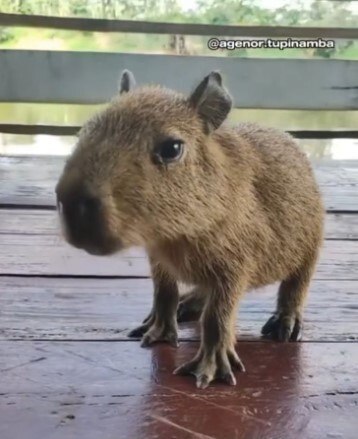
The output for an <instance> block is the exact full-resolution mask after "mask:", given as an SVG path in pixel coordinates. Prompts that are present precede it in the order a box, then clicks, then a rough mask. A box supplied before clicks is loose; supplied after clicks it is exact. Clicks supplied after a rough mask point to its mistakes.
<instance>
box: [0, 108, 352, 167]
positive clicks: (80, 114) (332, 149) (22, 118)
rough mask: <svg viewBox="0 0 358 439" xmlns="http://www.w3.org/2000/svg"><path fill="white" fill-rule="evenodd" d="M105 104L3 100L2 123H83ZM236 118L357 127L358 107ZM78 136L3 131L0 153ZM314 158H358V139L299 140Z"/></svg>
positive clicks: (55, 147)
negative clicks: (25, 102) (39, 102)
mask: <svg viewBox="0 0 358 439" xmlns="http://www.w3.org/2000/svg"><path fill="white" fill-rule="evenodd" d="M101 107H103V106H102V105H95V106H93V105H54V104H6V103H5V104H0V123H23V124H54V125H81V124H82V123H83V122H84V121H85V120H86V119H87V118H88V117H89V116H90V115H92V114H93V113H94V112H95V111H98V110H99V109H100V108H101ZM230 118H231V119H232V120H234V121H251V122H258V123H261V124H264V125H266V126H273V127H277V128H281V129H284V130H299V129H311V130H319V129H322V130H344V129H346V130H349V129H350V130H353V129H358V111H298V110H245V109H240V110H234V111H233V112H232V113H231V117H230ZM75 142H76V138H75V137H70V136H66V137H60V136H48V135H36V136H29V135H13V134H1V133H0V154H7V155H17V154H19V155H28V154H29V155H67V154H69V153H70V152H71V150H72V148H73V145H74V144H75ZM299 142H300V144H301V145H302V148H303V149H304V150H305V151H306V152H307V154H308V156H309V157H311V158H316V159H320V158H328V159H333V160H353V159H355V160H357V159H358V139H328V140H312V139H304V140H300V141H299Z"/></svg>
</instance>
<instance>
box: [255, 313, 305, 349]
mask: <svg viewBox="0 0 358 439" xmlns="http://www.w3.org/2000/svg"><path fill="white" fill-rule="evenodd" d="M301 326H302V323H301V319H300V318H298V317H293V316H291V315H279V314H274V315H273V316H272V317H270V318H269V320H268V321H267V322H266V323H265V325H264V326H263V327H262V329H261V334H262V335H263V336H265V337H267V338H271V339H274V340H278V341H281V342H288V341H298V340H300V339H301V336H302V334H301Z"/></svg>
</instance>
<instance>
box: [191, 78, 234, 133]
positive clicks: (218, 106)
mask: <svg viewBox="0 0 358 439" xmlns="http://www.w3.org/2000/svg"><path fill="white" fill-rule="evenodd" d="M189 103H190V105H191V106H192V107H193V108H195V109H196V111H197V112H198V113H199V116H200V117H201V118H202V119H203V121H204V122H205V124H206V128H207V131H208V132H210V131H212V130H216V129H217V128H219V126H220V125H221V124H222V123H223V122H224V120H225V119H226V117H227V115H228V114H229V112H230V110H231V106H232V99H231V96H230V95H229V93H228V92H227V90H226V89H225V87H224V86H223V85H222V77H221V74H220V73H219V72H216V71H213V72H211V73H210V74H209V75H208V76H206V77H205V78H204V79H203V80H202V81H201V83H200V84H199V85H198V86H197V87H196V89H195V90H194V91H193V93H192V94H191V96H190V97H189Z"/></svg>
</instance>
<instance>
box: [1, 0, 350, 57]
mask: <svg viewBox="0 0 358 439" xmlns="http://www.w3.org/2000/svg"><path fill="white" fill-rule="evenodd" d="M196 4H197V6H196V7H195V8H193V9H192V10H184V9H183V8H182V6H181V3H180V0H64V1H61V0H0V11H1V12H9V13H22V14H42V15H58V16H80V17H90V18H109V19H113V18H117V19H128V20H144V21H145V20H147V21H163V22H177V23H208V24H222V25H225V24H226V25H264V26H275V25H277V26H316V27H319V26H333V27H356V25H357V22H358V16H357V14H356V13H353V12H352V11H351V10H350V9H349V4H350V2H345V1H340V2H337V1H322V0H311V3H308V2H307V1H306V0H296V1H295V2H292V1H289V0H286V2H285V4H284V6H281V7H279V8H276V9H267V8H265V7H263V6H262V2H261V0H197V2H196ZM24 30H25V29H22V28H7V29H0V47H2V48H33V47H35V48H36V47H37V45H38V46H39V47H41V48H43V47H49V48H50V49H51V48H52V47H54V46H55V47H56V48H58V49H70V50H122V51H136V52H145V51H149V52H158V51H159V52H162V51H163V50H165V51H168V50H173V49H170V44H169V43H168V40H169V39H170V36H158V35H146V36H142V35H140V34H136V35H134V34H106V35H103V34H102V35H100V34H93V33H91V34H90V33H81V32H64V31H59V30H38V29H31V30H29V29H26V32H24ZM207 40H208V38H206V37H205V38H204V37H191V36H186V37H185V46H186V48H185V49H186V50H187V53H193V54H213V53H212V52H210V51H209V50H208V49H207V47H206V43H207ZM37 42H38V44H37ZM185 53H186V52H185ZM215 55H219V56H229V57H251V56H253V57H257V56H260V57H283V58H292V57H305V58H307V57H320V58H337V57H340V58H342V57H343V58H348V59H357V58H358V43H357V42H353V41H342V40H336V47H335V48H329V49H328V48H317V49H314V50H312V49H311V50H303V49H289V50H281V51H280V50H277V49H269V50H267V49H266V50H254V49H247V50H242V49H241V50H232V51H229V50H228V51H217V52H216V53H215Z"/></svg>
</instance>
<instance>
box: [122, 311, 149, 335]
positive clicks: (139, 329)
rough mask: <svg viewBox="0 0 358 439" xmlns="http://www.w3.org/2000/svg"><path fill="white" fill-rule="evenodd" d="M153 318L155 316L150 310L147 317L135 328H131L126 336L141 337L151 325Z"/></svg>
mask: <svg viewBox="0 0 358 439" xmlns="http://www.w3.org/2000/svg"><path fill="white" fill-rule="evenodd" d="M154 320H155V316H154V314H153V312H152V311H151V312H150V313H149V314H148V315H147V317H146V318H145V319H144V320H143V322H142V324H141V325H140V326H138V327H137V328H134V329H132V330H131V331H130V332H129V333H128V337H131V338H142V337H143V335H144V334H145V333H146V332H147V331H148V330H149V328H150V327H151V326H152V325H153V323H154Z"/></svg>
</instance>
